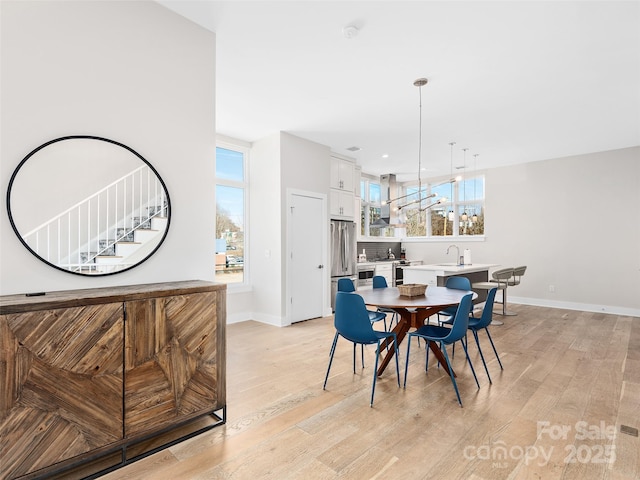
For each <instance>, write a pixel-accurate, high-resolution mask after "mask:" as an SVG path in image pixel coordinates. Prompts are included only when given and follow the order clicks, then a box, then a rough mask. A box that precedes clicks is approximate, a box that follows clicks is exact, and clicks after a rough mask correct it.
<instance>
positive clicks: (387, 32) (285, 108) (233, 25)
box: [159, 0, 640, 180]
mask: <svg viewBox="0 0 640 480" xmlns="http://www.w3.org/2000/svg"><path fill="white" fill-rule="evenodd" d="M159 3H161V4H163V5H165V6H167V7H168V8H171V9H172V10H174V11H176V12H178V13H180V14H182V15H184V16H185V17H187V18H189V19H191V20H193V21H195V22H197V23H198V24H200V25H202V26H204V27H206V28H207V29H209V30H212V31H214V32H216V51H217V58H216V95H217V102H216V109H217V114H216V116H217V118H216V124H217V131H218V133H220V134H223V135H227V136H230V137H234V138H238V139H241V140H246V141H250V142H251V141H256V140H259V139H261V138H264V137H266V136H268V135H271V134H273V133H275V132H278V131H286V132H289V133H291V134H294V135H297V136H300V137H303V138H307V139H309V140H312V141H315V142H318V143H321V144H324V145H328V146H330V147H331V149H332V150H333V151H335V152H338V153H341V154H345V155H349V156H351V157H354V158H356V159H357V161H358V163H360V164H361V165H362V166H363V171H364V172H367V173H372V174H376V175H379V174H384V173H398V175H399V176H398V179H399V180H406V179H410V178H416V177H417V171H418V141H419V137H420V133H419V132H420V130H419V120H420V110H419V93H420V91H419V89H418V87H415V86H413V82H414V80H416V79H417V78H420V77H427V78H428V80H429V83H428V84H427V85H426V86H424V87H423V88H422V125H423V127H422V138H423V147H422V155H421V159H422V166H423V167H424V168H426V170H425V171H424V172H423V173H422V174H421V175H422V178H429V177H432V176H438V175H448V174H449V171H450V158H451V156H450V146H449V142H452V141H455V142H456V145H455V146H454V164H455V165H456V166H460V165H462V163H463V161H464V158H465V156H466V164H467V167H468V168H473V167H474V161H473V158H474V157H473V155H474V154H478V157H477V168H479V169H480V168H490V167H495V166H501V165H508V164H515V163H521V162H529V161H535V160H543V159H550V158H557V157H563V156H568V155H576V154H582V153H589V152H596V151H603V150H610V149H617V148H624V147H630V146H636V145H640V2H638V1H628V2H614V1H603V2H596V1H582V2H568V1H556V2H542V1H509V2H507V1H497V2H485V1H470V2H460V1H448V2H444V1H442V2H436V1H406V2H401V1H280V2H275V1H267V0H263V1H253V2H249V1H233V2H230V1H227V2H220V1H207V0H199V1H188V0H185V1H171V0H169V1H160V2H159ZM347 25H355V26H357V28H358V29H359V34H358V35H357V36H356V37H355V38H352V39H347V38H345V36H344V35H343V27H345V26H347ZM351 146H358V147H361V148H362V150H361V151H360V152H357V153H355V154H353V153H350V152H349V151H348V150H346V149H347V148H348V147H351ZM462 148H468V149H469V150H468V151H467V153H466V155H465V154H463V153H462V150H461V149H462ZM383 154H388V155H389V158H387V159H383V158H382V155H383Z"/></svg>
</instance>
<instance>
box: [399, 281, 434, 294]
mask: <svg viewBox="0 0 640 480" xmlns="http://www.w3.org/2000/svg"><path fill="white" fill-rule="evenodd" d="M398 291H399V292H400V295H401V296H403V297H419V296H420V295H424V294H425V293H426V292H427V285H424V284H422V283H407V284H404V285H398Z"/></svg>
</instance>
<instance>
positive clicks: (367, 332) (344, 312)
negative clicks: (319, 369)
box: [322, 292, 400, 407]
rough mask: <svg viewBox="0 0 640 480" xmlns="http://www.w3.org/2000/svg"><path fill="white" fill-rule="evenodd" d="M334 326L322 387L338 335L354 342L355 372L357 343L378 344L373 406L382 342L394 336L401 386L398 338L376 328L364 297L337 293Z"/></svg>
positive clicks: (324, 386)
mask: <svg viewBox="0 0 640 480" xmlns="http://www.w3.org/2000/svg"><path fill="white" fill-rule="evenodd" d="M333 323H334V326H335V328H336V334H335V336H334V338H333V344H332V345H331V354H330V356H329V366H328V367H327V374H326V376H325V378H324V385H323V387H322V389H323V390H324V389H326V387H327V380H328V379H329V371H330V370H331V363H332V362H333V355H334V354H335V351H336V345H337V343H338V337H343V338H345V339H347V340H349V341H350V342H353V373H354V374H355V373H356V344H358V343H359V344H360V345H362V346H364V345H371V344H374V343H375V344H376V345H377V347H376V364H375V367H374V369H373V386H372V387H371V402H370V404H369V405H370V406H371V407H373V396H374V394H375V391H376V378H377V377H378V358H379V357H380V342H381V341H382V340H385V339H388V338H392V339H393V348H394V349H395V357H396V376H397V378H398V387H400V367H399V364H398V339H397V337H396V334H395V333H394V332H380V331H378V330H374V329H373V326H372V325H371V322H370V321H369V315H368V314H367V309H366V307H365V304H364V300H363V299H362V297H361V296H360V295H358V294H355V293H347V292H338V293H336V311H335V315H334V322H333Z"/></svg>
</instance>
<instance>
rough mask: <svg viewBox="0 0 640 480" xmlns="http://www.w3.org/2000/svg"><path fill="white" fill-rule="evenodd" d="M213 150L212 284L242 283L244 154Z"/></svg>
mask: <svg viewBox="0 0 640 480" xmlns="http://www.w3.org/2000/svg"><path fill="white" fill-rule="evenodd" d="M241 150H242V149H240V148H238V149H228V148H223V147H217V148H216V258H215V269H216V281H218V282H222V283H243V282H244V280H245V278H244V265H245V254H244V252H245V194H246V184H245V177H246V173H245V170H246V168H245V152H244V151H241Z"/></svg>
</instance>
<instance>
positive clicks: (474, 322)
mask: <svg viewBox="0 0 640 480" xmlns="http://www.w3.org/2000/svg"><path fill="white" fill-rule="evenodd" d="M497 291H498V289H497V288H495V287H494V288H492V289H491V290H489V293H488V294H487V300H486V301H485V304H484V308H483V310H482V316H481V317H480V318H473V317H471V318H469V327H468V328H469V330H471V332H472V333H473V337H474V338H475V340H476V345H477V346H478V352H480V358H481V359H482V364H483V365H484V370H485V372H487V377H489V383H492V382H491V375H489V369H488V368H487V362H486V361H485V359H484V355H483V354H482V348H480V340H478V332H479V331H480V330H484V331H485V332H487V337H489V342H490V343H491V347H492V348H493V353H495V355H496V358H497V359H498V364H499V365H500V370H504V368H503V367H502V362H501V361H500V357H499V356H498V351H497V350H496V346H495V345H494V343H493V339H492V338H491V334H490V333H489V325H490V324H491V321H492V320H493V304H494V301H495V298H496V292H497Z"/></svg>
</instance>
